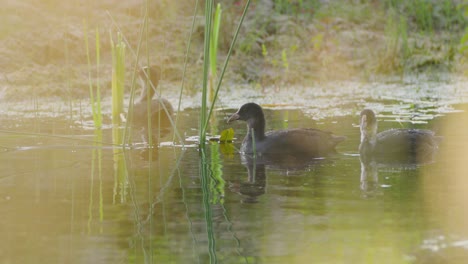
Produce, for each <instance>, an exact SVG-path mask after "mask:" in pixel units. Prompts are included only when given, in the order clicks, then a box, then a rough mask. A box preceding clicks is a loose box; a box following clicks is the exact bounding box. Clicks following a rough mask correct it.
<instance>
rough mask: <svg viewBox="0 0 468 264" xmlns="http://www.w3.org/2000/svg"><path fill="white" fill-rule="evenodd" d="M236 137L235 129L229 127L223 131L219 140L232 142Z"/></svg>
mask: <svg viewBox="0 0 468 264" xmlns="http://www.w3.org/2000/svg"><path fill="white" fill-rule="evenodd" d="M233 139H234V129H232V128H228V129H225V130H223V131H221V137H220V138H219V142H231V141H232V140H233Z"/></svg>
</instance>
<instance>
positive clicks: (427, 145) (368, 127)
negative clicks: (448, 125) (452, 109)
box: [359, 109, 441, 163]
mask: <svg viewBox="0 0 468 264" xmlns="http://www.w3.org/2000/svg"><path fill="white" fill-rule="evenodd" d="M360 123H361V124H360V129H361V144H360V145H359V153H360V154H361V157H362V158H363V159H364V161H366V160H376V161H383V162H405V163H406V162H409V163H420V162H421V163H423V162H430V161H432V160H433V155H434V154H435V152H436V150H437V149H438V143H439V141H440V139H441V137H438V136H435V133H434V132H433V131H431V130H426V129H390V130H386V131H383V132H380V133H377V119H376V117H375V113H374V111H372V110H370V109H364V110H362V112H361V121H360Z"/></svg>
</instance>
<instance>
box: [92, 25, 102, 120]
mask: <svg viewBox="0 0 468 264" xmlns="http://www.w3.org/2000/svg"><path fill="white" fill-rule="evenodd" d="M100 43H101V41H100V38H99V28H97V27H96V71H97V74H96V75H97V78H96V109H95V111H94V112H93V118H94V122H95V124H96V126H97V127H102V113H101V85H100V83H99V66H100V65H101V63H100V62H101V46H100ZM95 115H96V116H95Z"/></svg>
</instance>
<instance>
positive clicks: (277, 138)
mask: <svg viewBox="0 0 468 264" xmlns="http://www.w3.org/2000/svg"><path fill="white" fill-rule="evenodd" d="M235 120H243V121H245V122H247V129H248V132H247V135H246V136H245V138H244V141H243V142H242V146H241V152H243V153H247V154H251V153H254V145H255V152H256V153H257V154H259V155H280V156H285V155H289V156H294V157H297V158H300V159H307V158H317V157H323V156H326V155H327V154H330V153H334V152H335V146H336V145H337V144H338V143H340V142H341V141H343V140H344V139H345V138H346V137H342V136H335V135H333V134H332V133H331V132H325V131H321V130H318V129H313V128H294V129H286V130H276V131H270V132H267V133H265V117H264V115H263V110H262V108H261V107H260V106H259V105H258V104H255V103H247V104H244V105H243V106H241V108H240V109H239V110H238V111H237V112H236V113H235V114H233V115H232V116H231V117H230V118H229V120H228V123H230V122H232V121H235Z"/></svg>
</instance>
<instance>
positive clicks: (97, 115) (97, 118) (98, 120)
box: [83, 21, 102, 128]
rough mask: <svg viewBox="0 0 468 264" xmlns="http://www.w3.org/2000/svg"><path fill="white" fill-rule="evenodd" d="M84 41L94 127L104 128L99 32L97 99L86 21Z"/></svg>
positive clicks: (97, 38) (97, 45)
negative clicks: (100, 84) (100, 82)
mask: <svg viewBox="0 0 468 264" xmlns="http://www.w3.org/2000/svg"><path fill="white" fill-rule="evenodd" d="M83 32H84V40H85V46H86V58H87V61H88V81H89V98H90V101H91V110H92V113H93V121H94V126H95V127H97V128H99V127H101V126H102V114H101V97H100V88H99V64H100V52H99V50H100V44H99V43H100V41H99V30H98V29H96V66H97V69H98V72H97V76H98V78H97V79H98V80H97V91H96V96H97V99H95V98H94V94H95V91H94V89H93V83H92V78H91V56H90V52H89V41H88V26H87V24H86V21H84V22H83Z"/></svg>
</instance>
